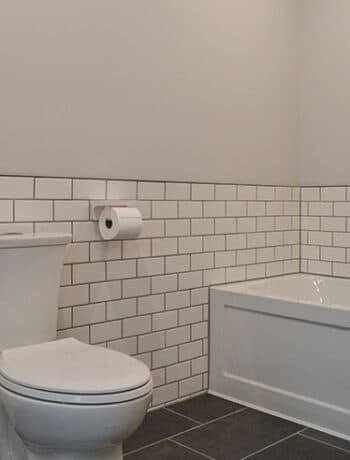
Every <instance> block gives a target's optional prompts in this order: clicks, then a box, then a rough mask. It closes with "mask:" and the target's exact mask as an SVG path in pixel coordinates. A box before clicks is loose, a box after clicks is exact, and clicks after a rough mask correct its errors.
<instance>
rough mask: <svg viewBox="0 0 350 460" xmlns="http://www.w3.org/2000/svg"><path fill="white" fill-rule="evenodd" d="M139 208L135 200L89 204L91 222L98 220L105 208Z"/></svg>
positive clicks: (104, 201)
mask: <svg viewBox="0 0 350 460" xmlns="http://www.w3.org/2000/svg"><path fill="white" fill-rule="evenodd" d="M108 207H111V208H139V206H138V201H136V200H96V201H91V202H90V215H91V218H92V220H98V219H99V217H100V215H101V212H102V211H103V210H104V209H105V208H108Z"/></svg>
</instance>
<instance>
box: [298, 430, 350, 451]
mask: <svg viewBox="0 0 350 460" xmlns="http://www.w3.org/2000/svg"><path fill="white" fill-rule="evenodd" d="M303 435H305V436H307V437H309V438H312V439H318V440H319V441H322V442H326V443H327V444H331V445H332V446H336V447H340V448H341V449H346V450H348V451H349V452H350V441H345V439H341V438H336V437H335V436H331V435H330V434H326V433H322V432H321V431H316V430H311V429H308V430H306V431H304V432H303Z"/></svg>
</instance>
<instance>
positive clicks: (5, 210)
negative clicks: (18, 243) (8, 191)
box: [0, 200, 13, 222]
mask: <svg viewBox="0 0 350 460" xmlns="http://www.w3.org/2000/svg"><path fill="white" fill-rule="evenodd" d="M12 220H13V201H12V200H0V222H11V221H12Z"/></svg>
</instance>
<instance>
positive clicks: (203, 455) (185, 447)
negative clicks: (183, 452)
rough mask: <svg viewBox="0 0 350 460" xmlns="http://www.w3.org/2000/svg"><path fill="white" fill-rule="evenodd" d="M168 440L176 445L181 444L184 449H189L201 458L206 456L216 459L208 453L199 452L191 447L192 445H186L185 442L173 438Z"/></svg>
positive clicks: (211, 459)
mask: <svg viewBox="0 0 350 460" xmlns="http://www.w3.org/2000/svg"><path fill="white" fill-rule="evenodd" d="M170 442H172V443H174V444H177V445H178V446H181V447H183V448H184V449H187V450H190V451H191V452H194V453H195V454H198V455H200V456H201V457H203V458H207V459H209V460H216V459H215V458H214V457H210V456H209V455H207V454H204V453H203V452H200V451H199V450H196V449H193V447H189V446H186V445H185V444H181V442H178V441H175V440H174V439H170Z"/></svg>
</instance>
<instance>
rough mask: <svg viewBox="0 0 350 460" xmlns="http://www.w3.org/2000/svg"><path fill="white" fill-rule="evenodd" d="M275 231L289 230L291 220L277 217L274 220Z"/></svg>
mask: <svg viewBox="0 0 350 460" xmlns="http://www.w3.org/2000/svg"><path fill="white" fill-rule="evenodd" d="M275 228H276V230H291V229H292V218H291V217H290V216H279V217H276V218H275Z"/></svg>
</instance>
